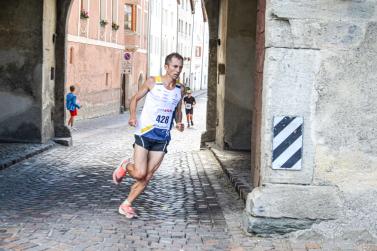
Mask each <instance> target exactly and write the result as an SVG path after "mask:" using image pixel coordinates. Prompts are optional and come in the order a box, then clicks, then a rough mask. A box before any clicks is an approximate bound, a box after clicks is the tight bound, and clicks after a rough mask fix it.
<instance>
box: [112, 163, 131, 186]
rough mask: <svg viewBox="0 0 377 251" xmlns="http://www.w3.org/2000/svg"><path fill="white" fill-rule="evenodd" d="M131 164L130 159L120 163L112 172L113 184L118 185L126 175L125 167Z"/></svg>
mask: <svg viewBox="0 0 377 251" xmlns="http://www.w3.org/2000/svg"><path fill="white" fill-rule="evenodd" d="M130 162H131V159H124V160H122V162H120V164H119V166H118V167H117V169H115V170H114V172H113V182H114V183H115V184H116V185H119V184H120V183H121V182H122V180H123V178H124V177H125V176H126V173H127V165H128V164H129V163H130Z"/></svg>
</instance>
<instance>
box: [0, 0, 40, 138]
mask: <svg viewBox="0 0 377 251" xmlns="http://www.w3.org/2000/svg"><path fill="white" fill-rule="evenodd" d="M43 2H44V1H42V0H39V1H27V0H14V1H8V2H6V3H4V4H2V5H1V8H0V17H1V18H0V141H13V142H14V141H16V142H35V143H38V142H42V141H44V140H45V137H44V136H42V131H43V130H42V126H41V125H42V123H43V122H42V105H43V97H42V89H43V85H42V82H43V41H42V33H43V32H42V27H43V25H42V20H43Z"/></svg>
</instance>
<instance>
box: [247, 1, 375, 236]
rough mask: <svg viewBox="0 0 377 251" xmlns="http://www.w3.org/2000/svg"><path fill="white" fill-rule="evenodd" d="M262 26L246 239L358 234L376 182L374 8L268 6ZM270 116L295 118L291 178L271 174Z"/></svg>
mask: <svg viewBox="0 0 377 251" xmlns="http://www.w3.org/2000/svg"><path fill="white" fill-rule="evenodd" d="M265 21H266V25H265V31H266V32H265V38H266V41H265V63H264V77H263V98H262V99H263V103H262V124H261V135H262V138H261V184H262V186H260V187H258V188H256V189H254V190H253V191H252V192H251V193H250V194H249V196H248V199H247V206H246V210H245V215H244V216H245V218H244V219H245V226H246V230H247V231H249V232H254V233H272V232H276V233H287V232H290V231H294V230H298V229H305V228H310V227H311V226H312V225H313V224H315V225H314V226H313V227H312V229H318V228H321V227H320V225H322V226H323V224H324V225H326V224H327V227H328V228H329V229H334V228H335V226H336V227H338V226H341V229H342V228H344V227H346V228H347V227H349V228H350V229H352V231H353V235H355V236H357V235H360V234H361V233H363V234H364V232H366V231H365V229H366V228H365V225H364V226H362V224H361V225H360V222H364V223H363V224H365V222H367V221H365V220H364V219H361V218H358V214H357V213H356V212H359V211H363V210H364V209H362V207H363V206H360V205H364V206H365V208H372V207H375V202H374V201H373V199H371V198H373V196H374V197H375V193H376V189H375V180H376V177H377V170H376V168H375V167H376V164H377V159H376V157H375V156H376V150H374V149H376V146H377V141H376V138H377V137H376V136H377V131H376V129H375V128H376V127H375V121H376V119H377V111H376V109H375V106H376V103H377V101H376V100H377V99H376V98H377V90H376V88H375V79H376V78H377V71H376V67H377V66H376V65H377V64H376V63H377V59H376V56H377V55H376V54H377V46H376V44H377V43H376V42H377V22H376V21H377V12H376V3H375V1H371V0H365V1H342V0H331V1H328V0H313V1H310V2H308V1H304V0H302V1H297V0H286V1H279V0H269V1H267V5H266V19H265ZM274 116H299V117H302V118H303V131H302V136H303V148H302V159H301V160H302V163H301V167H302V168H301V169H300V170H289V169H285V170H276V169H272V155H273V151H272V149H273V147H272V145H273V144H272V142H273V134H274V132H273V123H274V122H273V121H274ZM292 198H294V199H293V200H292ZM371 201H373V202H371ZM373 204H374V205H373ZM343 205H346V206H343ZM355 215H356V216H355ZM368 217H369V216H368ZM329 220H334V223H332V221H329ZM320 221H326V223H323V224H322V223H321V224H317V223H319V222H320ZM339 222H344V224H343V223H342V224H339ZM348 222H352V224H349V223H348ZM367 224H368V225H370V222H367ZM356 225H357V227H356ZM317 233H319V232H317ZM331 234H332V233H331ZM323 237H324V238H330V236H323Z"/></svg>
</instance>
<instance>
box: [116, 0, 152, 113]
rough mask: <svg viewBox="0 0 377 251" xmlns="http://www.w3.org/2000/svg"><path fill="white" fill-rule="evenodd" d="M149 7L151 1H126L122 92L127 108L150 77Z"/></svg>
mask: <svg viewBox="0 0 377 251" xmlns="http://www.w3.org/2000/svg"><path fill="white" fill-rule="evenodd" d="M148 6H149V0H125V3H124V40H125V54H124V55H123V58H122V72H123V73H124V75H123V76H124V79H123V83H122V85H123V87H124V88H122V90H124V93H123V96H124V97H125V103H124V106H125V107H126V108H128V107H129V103H130V99H131V97H132V95H134V94H135V93H136V92H137V91H138V89H139V88H140V86H141V85H142V84H143V82H144V81H145V80H146V78H147V77H148V72H147V62H148V53H147V52H148V27H149V23H148V16H149V15H148Z"/></svg>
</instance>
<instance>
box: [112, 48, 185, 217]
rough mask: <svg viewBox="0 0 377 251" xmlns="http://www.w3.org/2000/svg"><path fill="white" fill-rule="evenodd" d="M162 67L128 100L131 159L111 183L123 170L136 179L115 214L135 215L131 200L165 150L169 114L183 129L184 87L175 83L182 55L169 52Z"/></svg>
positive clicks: (142, 188) (149, 175) (168, 131)
mask: <svg viewBox="0 0 377 251" xmlns="http://www.w3.org/2000/svg"><path fill="white" fill-rule="evenodd" d="M164 67H165V70H166V73H165V75H163V76H157V77H150V78H148V79H147V80H146V81H145V83H144V84H143V86H142V87H141V89H140V90H139V91H138V92H137V93H136V94H135V95H134V96H133V97H132V99H131V103H130V119H129V121H128V124H129V125H130V126H136V132H135V144H134V155H133V156H134V160H132V159H127V160H123V161H122V162H121V164H120V166H119V167H118V168H117V169H115V171H114V172H113V181H114V183H115V184H119V183H120V182H121V181H122V179H123V178H124V177H125V176H126V173H128V174H129V175H130V176H131V177H132V178H134V179H136V182H135V183H134V184H133V185H132V187H131V191H130V193H129V194H128V197H127V199H126V200H125V201H124V202H123V203H122V204H121V205H120V207H119V213H120V214H122V215H125V216H126V217H127V218H134V217H137V214H136V212H135V210H134V209H133V208H132V206H131V205H132V202H133V201H134V200H135V199H136V198H137V197H138V196H139V195H140V194H141V193H142V192H143V190H144V189H145V187H146V186H147V184H148V182H149V181H150V180H151V178H152V176H153V174H154V172H155V171H156V170H157V169H158V168H159V166H160V165H161V162H162V160H163V158H164V156H165V153H167V149H166V147H167V146H168V144H169V141H170V130H171V128H172V124H173V116H175V121H176V128H177V129H178V130H179V131H181V132H182V131H183V129H184V125H183V124H182V111H181V104H182V102H181V101H182V96H183V94H184V90H185V87H184V86H183V85H181V84H179V83H178V78H179V75H180V73H181V71H182V68H183V58H182V56H181V55H180V54H178V53H171V54H169V55H168V56H167V57H166V58H165V66H164ZM145 95H146V99H145V103H144V107H143V110H142V112H141V115H140V118H139V120H137V119H136V107H137V102H138V101H139V100H140V99H141V98H143V97H144V96H145Z"/></svg>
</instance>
